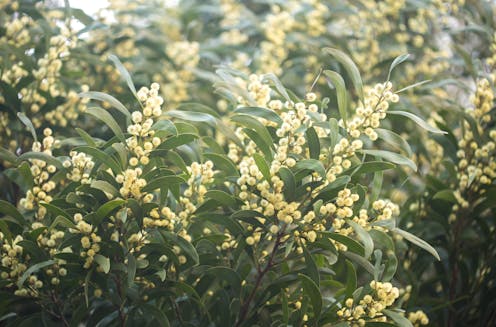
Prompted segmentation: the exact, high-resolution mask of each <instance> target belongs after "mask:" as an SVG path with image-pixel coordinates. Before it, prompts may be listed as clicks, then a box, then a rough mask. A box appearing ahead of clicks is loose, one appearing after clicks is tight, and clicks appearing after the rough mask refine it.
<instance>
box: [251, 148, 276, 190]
mask: <svg viewBox="0 0 496 327" xmlns="http://www.w3.org/2000/svg"><path fill="white" fill-rule="evenodd" d="M253 159H254V160H255V163H256V164H257V167H258V169H259V170H260V172H261V173H262V175H263V176H264V178H265V180H266V181H267V182H269V183H272V182H271V175H270V168H269V165H268V164H267V161H266V160H265V158H264V157H262V156H261V155H260V154H258V153H254V154H253Z"/></svg>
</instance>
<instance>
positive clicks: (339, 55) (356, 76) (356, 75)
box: [323, 48, 363, 100]
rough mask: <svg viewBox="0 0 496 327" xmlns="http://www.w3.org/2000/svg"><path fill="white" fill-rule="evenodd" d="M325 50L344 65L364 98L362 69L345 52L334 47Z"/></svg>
mask: <svg viewBox="0 0 496 327" xmlns="http://www.w3.org/2000/svg"><path fill="white" fill-rule="evenodd" d="M323 51H324V52H325V53H327V54H329V55H331V56H333V57H334V58H335V59H336V60H337V61H338V62H339V63H341V65H343V67H344V69H345V70H346V72H347V73H348V75H349V77H350V79H351V81H352V82H353V86H354V87H355V90H356V92H357V94H358V96H359V97H360V99H362V100H363V82H362V78H361V77H360V71H359V70H358V67H357V66H356V65H355V63H354V62H353V60H351V58H350V57H349V56H348V55H347V54H346V53H344V52H342V51H341V50H338V49H334V48H324V49H323Z"/></svg>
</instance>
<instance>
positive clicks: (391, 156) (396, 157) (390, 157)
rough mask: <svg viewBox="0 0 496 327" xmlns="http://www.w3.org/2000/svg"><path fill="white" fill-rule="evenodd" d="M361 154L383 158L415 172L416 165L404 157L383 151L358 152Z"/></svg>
mask: <svg viewBox="0 0 496 327" xmlns="http://www.w3.org/2000/svg"><path fill="white" fill-rule="evenodd" d="M360 151H361V152H362V153H365V154H368V155H371V156H376V157H380V158H383V159H385V160H388V161H391V162H392V163H395V164H398V165H405V166H408V167H410V168H411V169H413V170H414V171H417V165H416V164H415V162H413V161H412V160H410V159H408V158H407V157H405V156H404V155H401V154H398V153H395V152H391V151H385V150H360Z"/></svg>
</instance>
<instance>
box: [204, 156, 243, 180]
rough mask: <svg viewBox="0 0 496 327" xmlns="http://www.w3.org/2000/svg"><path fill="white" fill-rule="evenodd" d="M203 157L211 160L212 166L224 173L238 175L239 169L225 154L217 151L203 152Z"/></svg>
mask: <svg viewBox="0 0 496 327" xmlns="http://www.w3.org/2000/svg"><path fill="white" fill-rule="evenodd" d="M203 157H204V158H206V159H208V160H211V161H212V162H213V163H214V167H215V168H217V169H219V170H220V171H222V172H223V173H225V174H226V175H227V176H239V171H238V169H237V168H236V165H235V164H234V162H232V160H231V159H229V158H228V157H227V156H226V155H222V154H217V153H205V154H204V155H203Z"/></svg>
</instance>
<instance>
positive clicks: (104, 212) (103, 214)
mask: <svg viewBox="0 0 496 327" xmlns="http://www.w3.org/2000/svg"><path fill="white" fill-rule="evenodd" d="M124 203H126V201H125V200H123V199H114V200H111V201H108V202H107V203H105V204H103V205H102V206H100V208H98V210H97V211H96V212H95V216H94V219H93V221H92V222H93V224H94V225H95V226H98V225H99V224H100V223H101V222H102V221H103V220H104V219H105V218H109V216H110V214H111V213H112V212H113V211H114V210H115V209H117V208H119V207H121V206H122V205H123V204H124Z"/></svg>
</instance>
